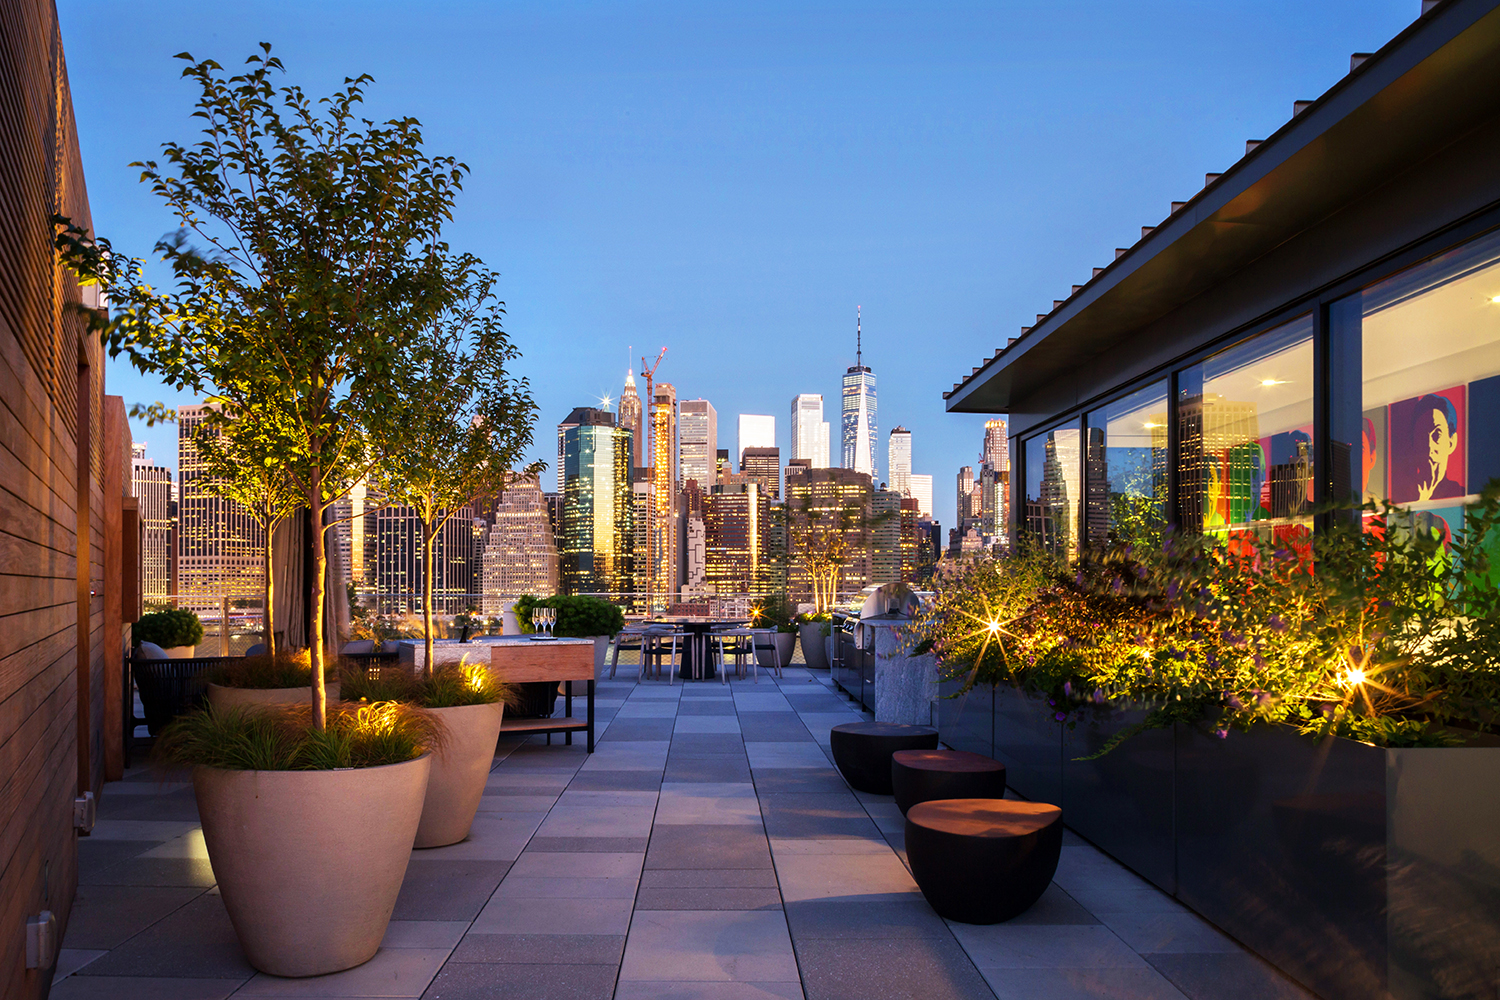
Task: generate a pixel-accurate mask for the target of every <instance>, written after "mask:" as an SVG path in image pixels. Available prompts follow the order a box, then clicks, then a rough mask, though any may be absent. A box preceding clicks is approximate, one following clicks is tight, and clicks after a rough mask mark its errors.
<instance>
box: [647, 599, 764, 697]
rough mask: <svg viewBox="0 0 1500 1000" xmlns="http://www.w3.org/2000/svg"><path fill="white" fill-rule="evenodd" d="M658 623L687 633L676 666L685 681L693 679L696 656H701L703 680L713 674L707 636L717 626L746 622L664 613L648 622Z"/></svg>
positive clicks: (722, 626)
mask: <svg viewBox="0 0 1500 1000" xmlns="http://www.w3.org/2000/svg"><path fill="white" fill-rule="evenodd" d="M655 623H660V624H662V625H676V626H677V627H678V628H680V629H682V630H683V631H684V632H686V633H687V638H686V641H685V642H684V643H683V644H682V659H681V662H680V663H679V666H678V671H677V676H678V677H681V678H682V679H683V680H685V681H690V680H692V679H693V665H694V664H695V663H697V662H698V658H699V657H702V658H703V677H704V679H705V680H707V679H708V678H711V677H714V676H715V671H714V658H713V653H712V651H711V650H710V649H709V645H708V643H709V636H710V635H711V633H712V632H713V630H714V629H715V628H716V627H717V628H739V627H740V626H743V625H746V624H748V619H745V618H707V617H702V616H698V615H691V616H689V615H666V616H663V617H660V618H653V619H652V620H651V622H650V624H655Z"/></svg>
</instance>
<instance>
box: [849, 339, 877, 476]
mask: <svg viewBox="0 0 1500 1000" xmlns="http://www.w3.org/2000/svg"><path fill="white" fill-rule="evenodd" d="M854 336H855V341H854V343H855V350H854V364H853V365H851V366H850V367H849V370H848V371H846V372H845V373H844V425H843V452H842V454H843V461H842V464H843V466H844V468H846V469H853V470H854V471H855V472H863V473H864V474H865V475H867V476H870V477H871V478H872V479H874V478H877V477H878V476H879V471H878V469H877V467H876V465H875V373H874V372H873V371H871V370H870V369H869V368H867V367H865V363H864V345H863V337H864V329H863V322H862V321H859V322H858V323H857V325H856V327H855V332H854Z"/></svg>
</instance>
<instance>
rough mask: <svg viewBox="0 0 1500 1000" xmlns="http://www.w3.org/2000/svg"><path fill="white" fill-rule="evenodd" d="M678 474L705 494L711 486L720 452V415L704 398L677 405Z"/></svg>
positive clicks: (685, 482) (683, 480)
mask: <svg viewBox="0 0 1500 1000" xmlns="http://www.w3.org/2000/svg"><path fill="white" fill-rule="evenodd" d="M677 440H678V455H679V463H678V475H679V476H681V477H682V480H681V481H682V483H683V484H684V485H686V484H687V482H688V481H689V480H692V481H694V482H696V483H697V484H698V488H699V489H700V490H702V491H703V492H705V493H707V492H708V491H709V490H710V489H712V488H713V485H714V476H715V472H716V469H715V467H714V466H715V459H716V457H717V453H718V450H719V415H718V413H717V412H716V411H715V410H714V407H713V404H712V403H710V402H709V401H708V400H706V399H684V400H683V401H682V402H680V403H678V404H677Z"/></svg>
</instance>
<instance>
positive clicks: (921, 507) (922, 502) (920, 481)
mask: <svg viewBox="0 0 1500 1000" xmlns="http://www.w3.org/2000/svg"><path fill="white" fill-rule="evenodd" d="M911 495H912V497H913V499H915V500H916V501H917V514H918V515H919V516H921V517H926V518H931V517H932V477H931V476H924V475H921V474H920V473H912V476H911Z"/></svg>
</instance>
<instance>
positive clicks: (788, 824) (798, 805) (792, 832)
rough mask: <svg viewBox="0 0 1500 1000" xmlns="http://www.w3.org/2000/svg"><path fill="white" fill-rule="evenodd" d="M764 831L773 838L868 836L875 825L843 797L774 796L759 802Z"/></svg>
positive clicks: (851, 799) (848, 797) (846, 795)
mask: <svg viewBox="0 0 1500 1000" xmlns="http://www.w3.org/2000/svg"><path fill="white" fill-rule="evenodd" d="M761 813H762V815H763V816H764V817H765V821H766V832H767V833H768V834H770V835H771V836H773V837H806V838H809V839H827V838H830V837H861V838H864V837H870V836H873V835H876V834H877V829H876V827H875V824H874V823H873V822H872V821H871V819H870V817H869V815H868V814H867V813H866V812H865V810H864V807H863V806H861V805H860V804H859V801H858V800H857V799H855V798H854V796H852V795H850V794H849V793H847V792H844V793H842V794H817V795H790V794H788V795H774V796H770V797H767V798H765V799H763V800H761Z"/></svg>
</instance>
